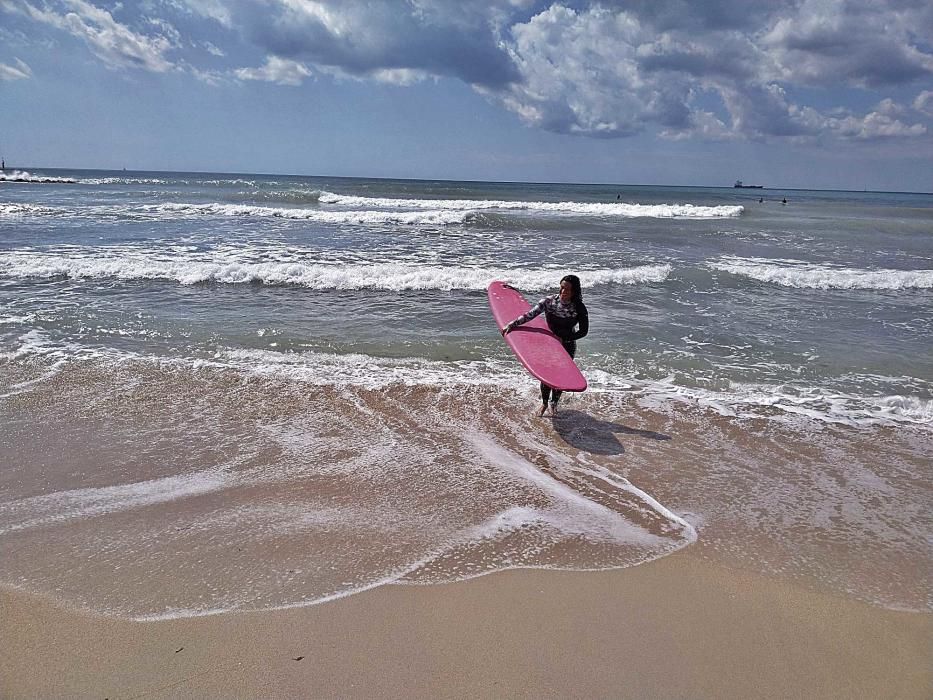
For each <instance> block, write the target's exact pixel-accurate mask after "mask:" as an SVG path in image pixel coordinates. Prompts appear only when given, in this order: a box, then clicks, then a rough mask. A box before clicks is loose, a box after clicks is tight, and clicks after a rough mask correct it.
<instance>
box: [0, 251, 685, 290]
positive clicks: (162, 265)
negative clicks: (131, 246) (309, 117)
mask: <svg viewBox="0 0 933 700" xmlns="http://www.w3.org/2000/svg"><path fill="white" fill-rule="evenodd" d="M670 272H671V266H670V265H642V266H639V267H632V268H619V269H611V268H610V269H596V270H583V271H581V276H582V278H583V279H584V282H585V286H594V285H599V284H641V283H651V282H663V281H664V280H666V279H667V277H668V275H669V274H670ZM0 276H2V277H12V278H17V279H28V278H46V279H48V278H61V277H64V278H73V279H101V278H111V279H120V280H169V281H174V282H178V283H181V284H198V283H206V282H214V283H222V284H248V283H252V284H266V285H295V286H300V287H308V288H310V289H342V290H356V289H384V290H393V291H402V290H414V289H438V290H445V291H449V290H453V289H466V290H482V289H485V288H486V287H487V286H488V285H489V283H490V282H491V281H493V280H496V279H504V280H508V281H509V282H511V283H512V284H514V285H516V286H518V287H520V288H523V289H529V290H539V289H548V288H550V287H551V286H553V284H554V271H553V270H547V269H545V270H524V269H510V268H488V267H452V266H439V265H418V264H411V263H370V264H335V263H333V262H329V263H318V262H298V261H296V262H252V261H248V260H231V259H217V258H209V257H206V258H199V257H196V256H193V255H192V256H188V257H187V259H185V257H173V258H172V259H167V258H166V257H164V256H156V255H152V254H145V253H124V254H121V255H101V254H94V253H92V252H90V251H87V252H85V251H82V250H80V249H75V250H69V251H67V252H62V253H31V252H30V253H3V254H0Z"/></svg>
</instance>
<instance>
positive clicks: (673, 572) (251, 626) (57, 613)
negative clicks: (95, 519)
mask: <svg viewBox="0 0 933 700" xmlns="http://www.w3.org/2000/svg"><path fill="white" fill-rule="evenodd" d="M0 637H2V639H3V647H4V653H3V655H2V657H0V678H2V682H0V694H2V695H3V696H4V697H10V698H29V697H36V698H38V697H108V698H141V697H145V698H162V697H260V696H265V697H529V698H530V697H622V698H629V697H631V698H647V697H656V698H748V697H769V698H771V697H773V698H786V697H808V698H880V697H885V698H928V697H930V695H931V692H933V669H931V665H930V663H929V660H930V658H931V653H933V618H931V616H930V615H928V614H923V613H905V612H895V611H889V610H884V609H881V608H877V607H873V606H870V605H867V604H864V603H860V602H857V601H853V600H850V599H846V598H842V597H835V596H831V595H828V594H825V593H818V592H812V591H807V590H804V589H801V588H798V587H796V586H794V585H792V584H787V583H782V582H777V581H774V580H770V579H766V578H763V577H761V576H758V575H753V574H748V573H743V572H739V571H730V570H727V569H725V568H722V567H720V566H718V565H716V564H712V563H709V562H707V561H704V560H702V559H701V558H700V557H699V556H697V554H696V553H694V552H691V551H690V550H687V551H684V552H679V553H677V554H674V555H672V556H670V557H666V558H664V559H662V560H659V561H655V562H651V563H649V564H645V565H643V566H639V567H634V568H631V569H625V570H621V571H611V572H598V573H585V572H584V573H574V572H543V571H528V570H516V571H507V572H501V573H497V574H494V575H490V576H485V577H480V578H477V579H473V580H470V581H466V582H460V583H454V584H447V585H437V586H399V585H393V586H385V587H382V588H378V589H375V590H372V591H368V592H364V593H361V594H358V595H354V596H350V597H347V598H344V599H341V600H337V601H333V602H330V603H325V604H321V605H316V606H311V607H304V608H292V609H285V610H275V611H267V612H256V613H233V614H222V615H214V616H207V617H199V618H187V619H178V620H169V621H161V622H130V621H125V620H119V619H115V618H108V617H103V616H97V615H92V614H87V613H83V612H79V611H74V610H69V609H65V608H62V607H60V606H58V605H57V604H55V603H53V602H51V601H49V600H45V599H41V598H38V597H35V596H33V595H28V594H24V593H20V592H17V591H12V590H10V589H6V590H4V591H3V593H2V597H0Z"/></svg>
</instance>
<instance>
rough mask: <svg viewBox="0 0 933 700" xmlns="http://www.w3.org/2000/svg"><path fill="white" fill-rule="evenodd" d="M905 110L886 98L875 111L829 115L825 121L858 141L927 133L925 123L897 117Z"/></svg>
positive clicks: (829, 126)
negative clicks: (909, 122)
mask: <svg viewBox="0 0 933 700" xmlns="http://www.w3.org/2000/svg"><path fill="white" fill-rule="evenodd" d="M905 112H906V110H905V109H904V108H903V107H902V106H900V105H898V104H896V103H894V102H892V101H891V100H884V101H883V102H882V103H881V104H879V105H878V106H877V107H876V108H875V111H873V112H869V113H868V114H866V115H865V116H863V117H858V116H855V115H849V116H846V117H843V118H837V117H828V118H827V119H826V120H825V123H826V127H827V128H828V129H829V130H831V131H832V132H833V133H835V134H836V135H838V136H839V137H841V138H844V139H853V140H857V141H874V140H877V139H889V138H905V137H912V136H923V135H924V134H926V133H927V128H926V126H925V125H923V124H919V123H916V124H905V123H904V122H902V121H901V120H900V119H898V118H897V115H901V114H903V113H905Z"/></svg>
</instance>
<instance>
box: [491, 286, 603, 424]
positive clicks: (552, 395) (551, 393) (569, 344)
mask: <svg viewBox="0 0 933 700" xmlns="http://www.w3.org/2000/svg"><path fill="white" fill-rule="evenodd" d="M542 311H543V312H544V318H545V320H546V321H547V325H548V328H550V329H551V332H552V333H553V334H554V335H556V336H557V337H558V338H560V342H561V343H562V344H563V346H564V350H566V351H567V354H569V355H570V356H571V357H573V356H574V354H575V353H576V352H577V341H578V340H579V339H580V338H582V337H583V336H585V335H586V334H587V333H589V331H590V317H589V314H588V313H587V311H586V305H585V304H584V303H583V292H582V290H581V289H580V278H579V277H577V276H576V275H566V276H565V277H563V278H562V279H561V281H560V292H559V293H557V294H552V295H551V296H548V297H544V299H542V300H541V301H539V302H538V303H537V304H535V305H534V306H532V307H531V308H530V309H529V310H528V311H527V312H525V313H524V314H522V315H521V316H519V317H518V318H516V319H515V320H514V321H511V322H510V323H507V324H505V327H503V329H502V335H507V334H508V333H509V332H511V330H512V329H513V328H515V327H516V326H520V325H522V324H523V323H527V322H528V321H530V320H531V319H533V318H534V317H535V316H537V315H538V314H540V313H541V312H542ZM574 328H577V330H574ZM562 393H563V392H561V391H558V390H557V389H552V388H551V387H549V386H548V385H547V384H545V383H544V382H541V403H542V405H541V411H540V412H539V414H538V415H541V416H543V415H544V414H545V412H546V411H547V409H548V403H550V405H551V415H552V416H553V415H556V414H557V402H558V401H559V400H560V395H561V394H562Z"/></svg>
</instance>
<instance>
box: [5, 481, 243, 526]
mask: <svg viewBox="0 0 933 700" xmlns="http://www.w3.org/2000/svg"><path fill="white" fill-rule="evenodd" d="M228 481H229V478H228V477H227V476H226V475H225V474H224V473H223V471H222V470H220V469H216V468H215V469H206V470H203V471H199V472H194V473H191V474H182V475H179V476H167V477H163V478H161V479H152V480H150V481H140V482H136V483H131V484H119V485H116V486H104V487H100V488H86V489H74V490H71V491H60V492H57V493H50V494H45V495H42V496H34V497H32V498H24V499H20V500H18V501H12V502H7V503H0V535H3V534H6V533H8V532H15V531H16V530H22V529H25V528H31V527H37V526H42V525H49V524H52V523H60V522H62V521H65V520H72V519H76V518H88V517H93V516H96V515H103V514H105V513H113V512H116V511H122V510H127V509H130V508H139V507H142V506H149V505H153V504H156V503H165V502H167V501H174V500H177V499H180V498H190V497H191V496H198V495H202V494H205V493H210V492H211V491H218V490H220V489H223V488H225V487H226V486H227V485H228Z"/></svg>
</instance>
